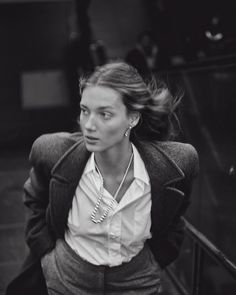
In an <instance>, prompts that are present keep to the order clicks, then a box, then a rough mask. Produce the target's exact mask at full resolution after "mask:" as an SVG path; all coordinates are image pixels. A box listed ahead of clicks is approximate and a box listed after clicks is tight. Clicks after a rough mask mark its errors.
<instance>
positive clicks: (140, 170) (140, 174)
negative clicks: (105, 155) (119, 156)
mask: <svg viewBox="0 0 236 295" xmlns="http://www.w3.org/2000/svg"><path fill="white" fill-rule="evenodd" d="M132 148H133V153H134V178H135V179H139V180H141V181H142V182H144V183H146V184H149V176H148V173H147V170H146V168H145V165H144V162H143V160H142V158H141V156H140V154H139V152H138V150H137V148H136V147H135V146H134V145H133V144H132ZM93 171H96V167H95V158H94V153H91V156H90V158H89V159H88V162H87V165H86V167H85V169H84V174H87V173H90V172H93Z"/></svg>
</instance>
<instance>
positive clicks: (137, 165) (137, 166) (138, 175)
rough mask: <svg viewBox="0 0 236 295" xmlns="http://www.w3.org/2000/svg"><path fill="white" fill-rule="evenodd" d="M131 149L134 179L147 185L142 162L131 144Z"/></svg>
mask: <svg viewBox="0 0 236 295" xmlns="http://www.w3.org/2000/svg"><path fill="white" fill-rule="evenodd" d="M132 147H133V153H134V178H135V179H139V180H141V181H142V182H144V183H146V184H149V176H148V173H147V170H146V168H145V165H144V162H143V160H142V158H141V156H140V154H139V152H138V150H137V148H136V147H135V145H133V144H132Z"/></svg>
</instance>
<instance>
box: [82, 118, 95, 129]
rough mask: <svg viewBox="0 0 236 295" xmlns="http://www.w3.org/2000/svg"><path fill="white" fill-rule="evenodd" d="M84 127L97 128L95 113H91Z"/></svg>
mask: <svg viewBox="0 0 236 295" xmlns="http://www.w3.org/2000/svg"><path fill="white" fill-rule="evenodd" d="M84 127H85V128H86V129H87V130H95V129H96V124H95V118H94V116H93V115H90V116H89V117H88V118H87V121H86V123H85V125H84Z"/></svg>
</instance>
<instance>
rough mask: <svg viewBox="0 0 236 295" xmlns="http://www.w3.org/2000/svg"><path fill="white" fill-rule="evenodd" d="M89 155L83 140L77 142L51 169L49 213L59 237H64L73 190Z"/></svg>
mask: <svg viewBox="0 0 236 295" xmlns="http://www.w3.org/2000/svg"><path fill="white" fill-rule="evenodd" d="M89 155H90V153H89V152H88V151H87V150H86V148H85V145H84V142H83V140H79V141H78V142H77V143H76V144H74V145H73V146H72V147H71V148H70V149H69V150H68V151H67V152H66V153H65V154H64V155H63V156H62V158H60V160H59V161H58V162H57V163H56V165H55V166H54V168H53V169H52V179H51V181H50V213H51V222H52V225H53V227H54V229H56V232H57V234H58V235H59V236H63V235H64V230H65V227H66V226H67V218H68V213H69V210H70V208H71V205H72V200H73V197H74V194H75V190H76V187H77V185H78V183H79V180H80V178H81V176H82V173H83V170H84V168H85V165H86V163H87V161H88V158H89Z"/></svg>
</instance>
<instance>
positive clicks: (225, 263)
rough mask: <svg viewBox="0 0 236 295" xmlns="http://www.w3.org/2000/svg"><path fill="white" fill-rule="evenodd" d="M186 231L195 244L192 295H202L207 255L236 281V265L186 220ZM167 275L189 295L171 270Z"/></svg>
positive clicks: (183, 293)
mask: <svg viewBox="0 0 236 295" xmlns="http://www.w3.org/2000/svg"><path fill="white" fill-rule="evenodd" d="M182 219H183V220H184V222H185V225H186V227H185V231H186V234H187V236H188V237H189V238H190V239H191V240H193V242H194V251H193V265H192V282H191V295H199V294H201V283H202V274H203V267H204V263H203V262H204V257H205V254H207V255H208V256H210V257H211V258H213V259H214V261H215V262H216V263H217V264H218V265H219V266H220V267H222V268H223V269H224V270H226V271H227V272H228V273H229V274H230V275H232V277H233V278H234V279H236V265H235V264H234V263H233V262H232V261H230V260H229V259H228V258H227V256H226V255H225V254H224V253H223V252H222V251H220V250H219V249H218V248H217V247H216V246H215V245H214V244H213V243H212V242H211V241H210V240H208V239H207V238H206V237H205V236H204V235H203V234H202V233H201V232H200V231H198V230H197V229H196V228H195V227H194V226H193V225H192V224H191V223H189V222H188V221H187V220H186V219H185V218H182ZM166 274H167V276H168V277H169V279H170V280H171V281H172V283H173V285H174V286H175V288H176V290H178V292H179V293H180V294H182V295H187V294H189V292H188V291H187V289H186V287H185V286H184V285H183V284H182V283H181V282H180V281H179V279H178V278H177V276H176V274H174V272H173V271H172V270H171V269H168V268H167V269H166Z"/></svg>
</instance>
